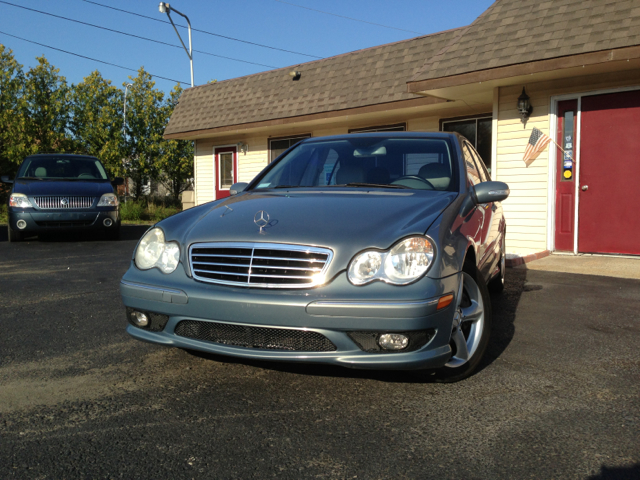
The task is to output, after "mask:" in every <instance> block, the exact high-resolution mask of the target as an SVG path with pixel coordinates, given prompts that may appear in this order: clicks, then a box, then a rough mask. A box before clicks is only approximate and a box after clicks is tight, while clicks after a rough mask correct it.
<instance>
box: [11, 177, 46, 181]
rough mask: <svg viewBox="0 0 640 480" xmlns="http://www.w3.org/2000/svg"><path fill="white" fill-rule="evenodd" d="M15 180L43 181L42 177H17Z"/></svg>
mask: <svg viewBox="0 0 640 480" xmlns="http://www.w3.org/2000/svg"><path fill="white" fill-rule="evenodd" d="M16 180H44V178H42V177H18V178H16Z"/></svg>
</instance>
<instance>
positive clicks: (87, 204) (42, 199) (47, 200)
mask: <svg viewBox="0 0 640 480" xmlns="http://www.w3.org/2000/svg"><path fill="white" fill-rule="evenodd" d="M63 199H66V204H63V203H62V200H63ZM33 200H34V202H35V204H36V206H37V207H38V208H40V209H43V210H52V209H71V208H74V209H75V208H91V207H92V206H93V203H94V201H95V197H77V196H65V195H53V196H36V197H33Z"/></svg>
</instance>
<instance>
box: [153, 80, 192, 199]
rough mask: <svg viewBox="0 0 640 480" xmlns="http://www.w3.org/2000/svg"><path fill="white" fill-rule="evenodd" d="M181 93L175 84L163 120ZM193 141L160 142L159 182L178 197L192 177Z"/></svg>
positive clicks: (166, 117) (166, 119)
mask: <svg viewBox="0 0 640 480" xmlns="http://www.w3.org/2000/svg"><path fill="white" fill-rule="evenodd" d="M181 94H182V88H181V87H180V85H179V84H178V85H176V86H175V87H174V89H173V90H172V91H171V94H170V95H169V97H168V98H167V103H166V104H165V106H164V113H165V122H168V121H169V118H170V117H171V114H172V113H173V110H174V108H175V107H176V105H178V100H179V99H180V95H181ZM193 153H194V152H193V142H191V141H187V140H165V141H164V142H163V143H162V155H161V156H160V159H159V161H158V166H159V168H160V169H161V171H162V175H161V177H160V182H161V183H162V184H163V185H164V186H165V187H166V188H167V189H168V190H169V191H170V192H171V195H172V196H173V198H178V197H179V196H180V194H181V193H182V192H184V191H185V190H186V189H187V188H188V187H189V185H191V182H190V179H191V178H193Z"/></svg>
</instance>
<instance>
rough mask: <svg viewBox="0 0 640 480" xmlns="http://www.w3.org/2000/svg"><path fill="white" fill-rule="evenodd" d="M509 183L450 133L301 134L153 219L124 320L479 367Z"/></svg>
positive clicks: (459, 374)
mask: <svg viewBox="0 0 640 480" xmlns="http://www.w3.org/2000/svg"><path fill="white" fill-rule="evenodd" d="M508 195H509V187H508V186H507V185H506V184H504V183H501V182H495V181H491V180H490V177H489V174H488V172H487V169H486V168H485V166H484V163H483V161H482V159H481V158H480V157H479V155H478V153H477V152H476V151H475V150H474V148H473V147H472V146H471V145H470V144H469V143H468V142H467V141H466V140H465V139H464V138H463V137H461V136H459V135H457V134H455V133H423V132H415V133H414V132H406V133H405V132H403V133H395V132H394V133H369V134H349V135H342V136H334V137H324V138H310V139H306V140H303V141H302V142H300V143H298V144H297V145H295V146H293V147H292V148H290V149H289V150H287V151H286V152H284V153H283V154H282V155H281V156H280V157H278V158H277V159H276V160H275V161H274V162H272V163H270V164H269V165H268V166H267V167H266V168H265V169H264V170H263V171H262V172H261V173H260V174H259V175H258V176H256V177H255V178H254V180H253V181H252V182H250V183H249V184H246V183H238V184H235V185H234V186H232V188H231V196H230V197H228V198H225V199H220V200H216V201H214V202H210V203H206V204H203V205H199V206H197V207H194V208H191V209H189V210H186V211H184V212H182V213H179V214H177V215H174V216H172V217H169V218H167V219H165V220H163V221H161V222H159V223H157V224H156V225H154V226H153V227H152V228H150V229H149V230H148V231H147V232H146V234H145V235H144V236H143V237H142V239H141V240H140V242H139V243H138V245H137V247H136V249H135V252H134V254H133V258H132V261H131V266H130V268H129V270H128V271H127V273H126V274H125V275H124V277H123V278H122V281H121V285H120V290H121V293H122V299H123V302H124V305H125V307H126V315H127V320H128V326H127V332H128V333H129V334H131V335H132V336H133V337H135V338H137V339H139V340H143V341H147V342H153V343H157V344H160V345H166V346H173V347H179V348H184V349H190V350H200V351H204V352H211V353H216V354H221V355H229V356H234V357H244V358H251V359H263V360H270V361H273V360H276V361H284V362H306V363H323V364H332V365H341V366H344V367H351V368H366V369H395V370H423V371H426V372H429V377H430V378H433V379H435V380H437V381H447V382H451V381H458V380H461V379H463V378H465V377H467V376H469V375H471V374H472V373H473V371H474V370H475V369H476V367H477V366H478V364H479V362H480V360H481V358H482V355H483V353H484V351H485V349H486V347H487V344H488V341H489V335H490V332H491V304H490V296H489V290H491V291H493V292H495V293H499V292H501V291H502V289H503V287H504V279H505V228H506V227H505V219H504V216H503V212H502V207H501V204H500V202H501V201H503V200H505V199H506V198H507V197H508Z"/></svg>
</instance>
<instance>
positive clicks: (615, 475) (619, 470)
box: [588, 463, 640, 480]
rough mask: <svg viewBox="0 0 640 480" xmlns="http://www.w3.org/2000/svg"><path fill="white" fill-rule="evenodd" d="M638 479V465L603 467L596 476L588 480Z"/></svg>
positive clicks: (639, 473)
mask: <svg viewBox="0 0 640 480" xmlns="http://www.w3.org/2000/svg"><path fill="white" fill-rule="evenodd" d="M638 478H640V463H636V464H635V465H631V466H630V467H612V468H610V467H605V466H604V465H603V466H602V468H601V469H600V472H598V473H597V474H596V475H592V476H590V477H589V479H588V480H638Z"/></svg>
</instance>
